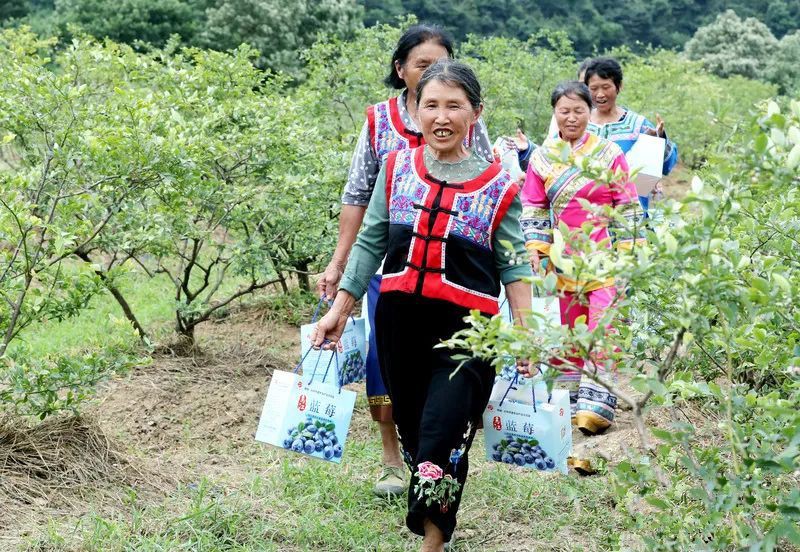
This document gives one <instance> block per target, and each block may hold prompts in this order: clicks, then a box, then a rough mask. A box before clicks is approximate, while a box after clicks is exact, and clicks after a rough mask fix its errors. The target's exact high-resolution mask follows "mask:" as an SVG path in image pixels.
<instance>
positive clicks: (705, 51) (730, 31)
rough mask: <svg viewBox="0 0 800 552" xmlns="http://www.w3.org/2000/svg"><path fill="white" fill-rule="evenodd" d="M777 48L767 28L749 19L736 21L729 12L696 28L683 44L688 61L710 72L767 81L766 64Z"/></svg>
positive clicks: (773, 37)
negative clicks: (700, 64)
mask: <svg viewBox="0 0 800 552" xmlns="http://www.w3.org/2000/svg"><path fill="white" fill-rule="evenodd" d="M777 49H778V40H777V39H776V38H775V36H773V34H772V32H771V31H770V30H769V27H767V26H766V25H764V24H763V23H762V22H760V21H759V20H757V19H755V18H752V17H748V18H747V19H744V20H743V19H740V18H739V16H738V15H736V12H734V11H733V10H727V11H725V12H724V13H722V14H720V15H719V16H718V17H717V19H715V20H714V22H713V23H711V24H709V25H706V26H705V27H700V28H699V29H698V30H697V32H696V33H695V35H694V36H693V37H692V39H691V40H690V41H689V42H687V43H686V54H687V55H688V56H689V59H693V60H698V61H700V62H702V64H703V66H704V67H705V68H706V69H708V70H709V71H711V72H712V73H714V74H716V75H719V76H721V77H728V76H731V75H742V76H744V77H748V78H751V79H766V78H768V76H769V74H768V72H767V64H768V62H769V60H770V59H771V58H772V56H773V55H775V53H776V51H777Z"/></svg>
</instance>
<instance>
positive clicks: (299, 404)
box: [297, 395, 306, 412]
mask: <svg viewBox="0 0 800 552" xmlns="http://www.w3.org/2000/svg"><path fill="white" fill-rule="evenodd" d="M305 409H306V396H305V395H300V398H299V399H297V410H299V411H300V412H302V411H303V410H305Z"/></svg>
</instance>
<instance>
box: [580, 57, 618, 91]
mask: <svg viewBox="0 0 800 552" xmlns="http://www.w3.org/2000/svg"><path fill="white" fill-rule="evenodd" d="M595 75H597V76H598V77H600V78H601V79H611V80H612V81H613V82H614V86H616V87H617V90H619V87H620V86H621V85H622V66H621V65H620V64H619V62H618V61H617V60H615V59H614V58H608V57H599V58H594V59H593V60H592V62H591V63H589V66H588V67H586V72H585V73H584V75H583V82H584V83H585V84H589V79H590V78H591V77H593V76H595Z"/></svg>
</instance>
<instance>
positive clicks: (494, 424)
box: [492, 416, 503, 431]
mask: <svg viewBox="0 0 800 552" xmlns="http://www.w3.org/2000/svg"><path fill="white" fill-rule="evenodd" d="M492 427H493V428H495V429H496V430H497V431H500V430H502V429H503V422H502V420H500V416H495V417H494V418H492Z"/></svg>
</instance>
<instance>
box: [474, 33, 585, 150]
mask: <svg viewBox="0 0 800 552" xmlns="http://www.w3.org/2000/svg"><path fill="white" fill-rule="evenodd" d="M459 58H460V59H461V60H462V61H464V62H466V63H468V64H469V65H470V66H472V67H473V68H474V69H475V71H476V73H477V74H478V77H479V79H480V82H481V86H482V88H483V96H484V98H485V111H484V119H485V121H486V124H487V126H488V128H489V129H490V131H492V132H502V133H503V134H509V135H510V134H512V133H513V132H514V130H515V129H516V127H517V126H519V125H521V126H522V127H523V128H524V130H525V131H526V132H528V133H529V136H530V137H531V139H532V140H533V141H535V142H539V141H541V137H544V135H545V134H546V132H547V127H548V125H549V123H550V117H551V115H552V113H553V110H552V108H551V107H550V94H551V93H552V91H553V89H554V88H555V86H556V84H558V82H559V81H562V80H565V79H574V78H575V71H576V68H575V66H574V61H573V58H572V46H571V44H570V42H569V40H568V39H567V38H566V36H565V35H564V34H562V33H550V32H542V33H540V34H537V35H536V36H532V37H531V38H530V39H529V40H528V41H527V42H519V41H516V40H510V39H504V38H488V39H482V38H478V37H476V36H475V37H471V38H470V39H469V40H468V41H467V42H466V43H465V44H464V45H463V46H462V47H461V48H460V49H459Z"/></svg>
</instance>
